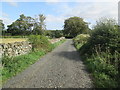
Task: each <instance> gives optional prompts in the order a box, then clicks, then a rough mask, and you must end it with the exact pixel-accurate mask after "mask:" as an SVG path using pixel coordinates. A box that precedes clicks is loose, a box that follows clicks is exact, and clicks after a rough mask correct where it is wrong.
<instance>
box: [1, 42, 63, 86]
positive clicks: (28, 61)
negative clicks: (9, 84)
mask: <svg viewBox="0 0 120 90" xmlns="http://www.w3.org/2000/svg"><path fill="white" fill-rule="evenodd" d="M64 41H65V40H61V41H59V42H57V43H54V44H52V49H54V48H55V47H57V46H58V45H60V44H62V43H63V42H64ZM46 53H47V52H46V51H45V50H40V51H35V52H31V53H29V54H25V55H21V56H16V57H14V58H8V57H4V58H2V62H3V63H4V65H3V69H2V82H3V84H4V83H5V82H6V81H7V80H8V79H9V78H11V77H13V76H15V75H16V74H18V73H20V72H22V71H23V70H25V69H26V68H27V67H28V66H30V65H32V64H34V63H35V62H36V61H37V60H39V58H40V57H41V56H44V55H45V54H46Z"/></svg>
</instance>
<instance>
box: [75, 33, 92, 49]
mask: <svg viewBox="0 0 120 90" xmlns="http://www.w3.org/2000/svg"><path fill="white" fill-rule="evenodd" d="M89 37H90V36H89V35H88V34H80V35H78V36H76V37H75V38H74V39H73V41H74V45H75V46H76V48H77V49H79V48H80V47H81V46H82V45H83V44H85V43H86V42H87V40H88V38H89Z"/></svg>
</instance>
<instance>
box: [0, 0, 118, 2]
mask: <svg viewBox="0 0 120 90" xmlns="http://www.w3.org/2000/svg"><path fill="white" fill-rule="evenodd" d="M2 1H9V2H118V1H119V0H2Z"/></svg>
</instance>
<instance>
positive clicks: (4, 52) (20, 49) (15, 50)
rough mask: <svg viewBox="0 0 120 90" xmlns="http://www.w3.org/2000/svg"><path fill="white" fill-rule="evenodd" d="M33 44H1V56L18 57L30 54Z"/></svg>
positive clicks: (26, 42)
mask: <svg viewBox="0 0 120 90" xmlns="http://www.w3.org/2000/svg"><path fill="white" fill-rule="evenodd" d="M31 50H32V44H31V43H30V42H28V41H23V42H15V43H8V44H4V43H3V44H0V56H9V57H11V56H18V55H23V54H26V53H29V52H30V51H31Z"/></svg>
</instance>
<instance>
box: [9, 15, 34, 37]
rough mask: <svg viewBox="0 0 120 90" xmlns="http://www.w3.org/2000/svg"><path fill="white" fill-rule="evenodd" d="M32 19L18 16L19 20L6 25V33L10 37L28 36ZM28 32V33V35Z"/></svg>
mask: <svg viewBox="0 0 120 90" xmlns="http://www.w3.org/2000/svg"><path fill="white" fill-rule="evenodd" d="M32 26H33V18H31V17H26V16H25V15H24V14H21V15H20V18H19V19H17V20H16V21H15V22H13V23H12V24H11V25H8V29H7V32H8V33H11V34H12V35H28V34H30V31H32ZM28 32H29V33H28Z"/></svg>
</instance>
